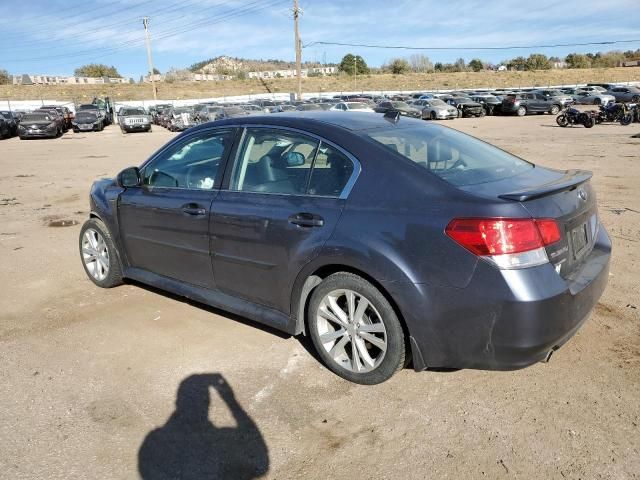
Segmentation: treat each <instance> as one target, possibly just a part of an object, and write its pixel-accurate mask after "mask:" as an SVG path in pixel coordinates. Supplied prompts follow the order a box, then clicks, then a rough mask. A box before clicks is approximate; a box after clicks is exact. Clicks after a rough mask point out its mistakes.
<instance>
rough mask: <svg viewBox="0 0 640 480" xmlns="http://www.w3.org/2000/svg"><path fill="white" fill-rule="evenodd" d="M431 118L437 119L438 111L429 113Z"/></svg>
mask: <svg viewBox="0 0 640 480" xmlns="http://www.w3.org/2000/svg"><path fill="white" fill-rule="evenodd" d="M429 118H431V120H435V119H436V112H434V111H432V112H431V114H430V115H429Z"/></svg>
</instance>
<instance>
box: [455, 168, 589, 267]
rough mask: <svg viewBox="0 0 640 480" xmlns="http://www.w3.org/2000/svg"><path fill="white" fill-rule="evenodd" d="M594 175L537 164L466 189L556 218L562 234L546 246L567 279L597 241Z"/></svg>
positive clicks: (539, 217) (536, 216)
mask: <svg viewBox="0 0 640 480" xmlns="http://www.w3.org/2000/svg"><path fill="white" fill-rule="evenodd" d="M591 176H592V174H591V172H587V171H583V170H568V171H564V172H563V171H557V170H550V169H546V168H540V167H536V168H533V169H531V170H529V171H527V172H525V173H524V174H521V175H518V176H516V177H511V178H506V179H503V180H500V181H497V182H489V183H485V184H481V185H469V186H465V187H463V190H465V191H468V192H469V193H474V194H480V195H483V196H490V197H493V198H495V197H497V198H499V199H502V200H506V201H509V202H519V203H520V204H521V205H522V206H523V207H524V208H525V210H526V211H527V212H528V213H529V214H530V215H531V217H533V218H538V219H541V218H552V219H554V220H555V221H556V222H557V223H558V227H559V228H560V232H561V235H562V237H561V239H560V241H558V242H556V243H553V244H551V245H548V246H547V247H546V251H547V256H548V257H549V261H550V262H551V263H552V264H553V265H554V266H555V268H556V271H557V272H558V274H559V275H560V276H561V277H562V278H567V277H568V276H569V275H571V273H572V272H573V271H574V270H575V269H576V268H577V266H578V265H579V264H580V262H581V261H582V260H583V259H584V257H585V256H587V255H588V254H589V252H591V250H592V249H593V245H594V242H595V237H596V233H597V228H598V216H597V203H596V195H595V192H594V190H593V188H592V187H591V182H590V179H591ZM505 192H506V193H505Z"/></svg>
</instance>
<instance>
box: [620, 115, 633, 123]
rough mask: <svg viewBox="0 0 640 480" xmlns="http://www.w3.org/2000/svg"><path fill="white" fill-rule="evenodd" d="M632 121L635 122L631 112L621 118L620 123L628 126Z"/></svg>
mask: <svg viewBox="0 0 640 480" xmlns="http://www.w3.org/2000/svg"><path fill="white" fill-rule="evenodd" d="M631 122H633V115H632V114H631V113H627V114H625V115H623V116H622V117H621V118H620V125H624V126H627V125H629V124H630V123H631Z"/></svg>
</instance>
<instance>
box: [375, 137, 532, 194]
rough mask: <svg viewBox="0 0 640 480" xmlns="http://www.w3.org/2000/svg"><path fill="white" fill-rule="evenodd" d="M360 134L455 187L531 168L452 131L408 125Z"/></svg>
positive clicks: (512, 157)
mask: <svg viewBox="0 0 640 480" xmlns="http://www.w3.org/2000/svg"><path fill="white" fill-rule="evenodd" d="M363 133H364V134H365V135H367V136H368V137H369V138H371V139H372V140H374V141H376V142H378V143H380V144H382V145H384V146H385V147H386V148H388V149H389V150H390V151H392V152H394V153H398V154H400V155H402V156H403V157H405V158H407V159H409V160H411V161H413V162H415V163H417V164H418V165H420V166H422V167H424V168H426V169H427V170H429V171H430V172H431V173H433V174H435V175H437V176H438V177H440V178H442V179H443V180H445V181H447V182H448V183H450V184H452V185H454V186H458V187H459V186H467V185H476V184H480V183H487V182H494V181H497V180H502V179H505V178H509V177H513V176H515V175H518V174H520V173H522V172H524V171H526V170H529V169H531V168H534V167H533V165H532V164H531V163H529V162H526V161H524V160H522V159H520V158H518V157H515V156H513V155H511V154H509V153H507V152H504V151H502V150H500V149H498V148H496V147H494V146H492V145H489V144H488V143H485V142H482V141H480V140H478V139H475V138H473V137H470V136H468V135H465V134H463V133H460V132H458V131H456V130H452V129H445V128H434V126H432V125H415V126H414V125H411V126H408V127H404V128H403V127H384V128H378V129H371V130H365V131H364V132H363Z"/></svg>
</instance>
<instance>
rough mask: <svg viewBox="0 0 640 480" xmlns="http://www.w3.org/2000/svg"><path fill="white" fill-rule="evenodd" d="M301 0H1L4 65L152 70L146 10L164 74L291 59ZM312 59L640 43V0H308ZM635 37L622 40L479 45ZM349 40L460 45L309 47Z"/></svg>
mask: <svg viewBox="0 0 640 480" xmlns="http://www.w3.org/2000/svg"><path fill="white" fill-rule="evenodd" d="M292 5H293V0H246V1H239V0H182V1H180V2H175V1H166V0H83V1H81V2H78V1H76V0H64V1H63V0H30V1H28V2H16V1H14V0H0V30H1V31H2V39H3V40H2V42H0V69H4V70H8V71H9V73H12V74H16V75H17V74H22V73H28V74H45V75H72V74H73V71H74V69H76V68H77V67H79V66H81V65H84V64H87V63H105V64H108V65H113V66H115V67H116V68H117V69H118V71H119V72H120V73H121V74H122V75H123V76H124V77H132V78H134V79H135V80H137V79H138V78H139V77H140V75H143V74H146V72H147V71H148V67H147V57H146V50H145V42H144V30H143V26H142V17H144V16H148V17H149V26H150V32H151V38H152V52H153V60H154V66H155V67H156V68H158V69H159V70H160V71H162V72H165V71H166V70H168V69H170V68H171V67H176V68H186V67H188V66H189V65H191V64H193V63H195V62H198V61H201V60H205V59H208V58H212V57H216V56H219V55H229V56H235V57H243V58H251V59H261V58H262V59H267V58H278V59H283V60H289V61H293V60H294V58H295V51H294V34H293V16H292ZM300 8H301V9H302V16H301V17H300V36H301V39H302V42H303V44H304V45H305V48H304V49H303V60H309V61H318V62H323V61H326V62H336V63H337V62H339V61H340V59H341V58H342V56H343V55H345V54H346V53H354V54H357V55H361V56H362V57H363V58H364V59H365V61H366V62H367V63H368V64H369V65H370V66H380V65H381V64H383V63H385V62H387V61H388V60H390V59H392V58H396V57H408V56H409V55H411V54H413V53H422V54H424V55H426V56H428V57H429V59H430V60H432V61H433V62H438V61H440V62H454V61H455V60H456V59H457V58H459V57H462V58H464V59H465V60H466V61H469V60H471V59H472V58H481V59H482V60H485V61H489V62H492V63H495V64H498V63H500V61H502V60H504V59H508V58H513V57H515V56H518V55H523V56H528V55H529V54H530V53H538V52H539V53H544V54H546V55H548V56H559V57H564V56H565V55H566V54H567V53H571V52H582V53H587V52H597V51H608V50H629V49H633V50H635V49H637V48H640V41H637V39H640V27H639V25H640V24H639V23H638V13H640V0H607V1H603V0H598V1H594V0H563V1H548V0H537V1H536V0H534V1H528V2H525V1H522V0H515V1H514V0H509V1H507V0H494V1H492V0H486V1H482V0H449V1H446V0H444V1H443V0H439V1H438V0H396V1H389V0H370V1H365V0H300ZM612 40H636V41H634V42H629V43H619V44H615V45H600V46H582V47H578V46H576V47H555V48H534V49H519V50H473V49H470V47H503V46H529V45H550V44H554V45H555V44H567V43H588V42H603V41H612ZM318 41H325V42H339V43H356V44H375V45H400V46H412V47H430V48H433V47H448V48H455V49H456V50H421V51H409V50H390V49H381V48H365V47H347V46H329V45H318V44H315V45H309V46H307V45H308V44H310V43H312V42H318Z"/></svg>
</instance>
